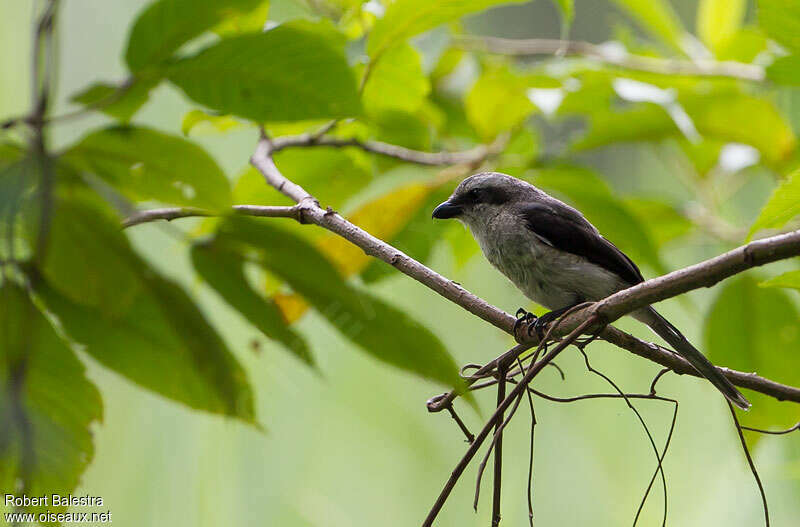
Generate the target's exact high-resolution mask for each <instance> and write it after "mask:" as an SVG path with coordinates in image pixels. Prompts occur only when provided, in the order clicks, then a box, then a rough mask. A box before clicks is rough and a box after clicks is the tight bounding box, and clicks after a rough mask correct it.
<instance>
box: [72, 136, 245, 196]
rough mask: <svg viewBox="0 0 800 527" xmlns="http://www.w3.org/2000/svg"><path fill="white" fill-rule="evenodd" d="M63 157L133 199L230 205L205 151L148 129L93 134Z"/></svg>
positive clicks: (220, 177)
mask: <svg viewBox="0 0 800 527" xmlns="http://www.w3.org/2000/svg"><path fill="white" fill-rule="evenodd" d="M63 159H64V160H65V161H66V162H67V163H69V164H71V165H73V166H74V167H76V168H77V169H79V170H83V171H86V172H90V173H93V174H96V175H97V176H99V177H100V178H102V179H103V180H104V181H105V182H106V183H108V184H110V185H111V186H113V187H114V188H116V189H117V190H118V191H120V192H121V193H122V194H124V195H125V196H127V197H128V198H130V199H133V200H136V201H148V200H156V201H161V202H164V203H174V204H176V205H187V206H192V207H201V208H207V209H212V210H221V209H224V208H227V207H229V206H230V204H231V193H230V185H229V183H228V180H227V179H226V177H225V174H224V173H223V172H222V170H221V169H220V168H219V166H218V165H217V163H216V162H215V161H214V159H212V158H211V156H209V155H208V154H207V153H206V152H205V150H203V149H202V148H200V147H199V146H197V145H196V144H194V143H192V142H190V141H187V140H186V139H183V138H181V137H176V136H172V135H167V134H164V133H162V132H157V131H155V130H151V129H149V128H142V127H135V126H133V127H111V128H104V129H101V130H98V131H95V132H92V133H90V134H89V135H87V136H86V137H84V138H83V139H82V140H81V141H80V142H79V143H78V144H76V145H74V146H72V147H71V148H70V149H69V150H67V151H66V152H65V153H64V156H63Z"/></svg>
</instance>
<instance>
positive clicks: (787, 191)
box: [750, 170, 800, 236]
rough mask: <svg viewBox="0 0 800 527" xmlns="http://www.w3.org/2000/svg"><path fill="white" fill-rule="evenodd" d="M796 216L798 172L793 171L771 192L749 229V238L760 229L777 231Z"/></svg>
mask: <svg viewBox="0 0 800 527" xmlns="http://www.w3.org/2000/svg"><path fill="white" fill-rule="evenodd" d="M798 214H800V170H795V171H794V172H792V173H791V174H790V175H789V176H788V177H787V178H786V179H785V180H783V182H781V184H780V185H778V188H776V189H775V190H774V191H773V192H772V196H770V198H769V200H768V201H767V204H766V205H764V208H762V209H761V212H760V213H759V215H758V218H756V221H755V223H753V226H752V227H750V236H752V235H753V234H754V233H755V232H756V231H759V230H761V229H779V228H780V227H783V226H784V225H785V224H786V223H787V222H788V221H789V220H791V219H792V218H794V217H795V216H797V215H798Z"/></svg>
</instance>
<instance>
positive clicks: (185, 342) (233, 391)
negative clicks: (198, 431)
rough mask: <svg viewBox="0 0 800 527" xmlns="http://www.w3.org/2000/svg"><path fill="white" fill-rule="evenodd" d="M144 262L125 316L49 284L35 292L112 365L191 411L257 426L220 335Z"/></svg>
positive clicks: (74, 335) (74, 336)
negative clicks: (69, 295)
mask: <svg viewBox="0 0 800 527" xmlns="http://www.w3.org/2000/svg"><path fill="white" fill-rule="evenodd" d="M141 265H142V275H143V276H142V284H141V287H142V290H141V291H140V293H139V294H138V295H137V296H136V297H135V298H134V300H133V302H132V303H131V305H130V306H129V307H128V309H126V310H125V312H124V313H121V314H111V313H109V312H107V311H105V310H103V309H99V308H93V307H87V306H83V305H80V304H77V303H75V302H72V301H70V300H69V299H68V298H66V297H65V296H63V295H61V294H59V293H58V291H56V290H55V289H54V288H53V287H52V286H51V285H50V284H47V283H43V284H41V285H40V286H39V287H38V289H37V293H38V294H39V296H40V297H41V298H42V299H43V301H44V303H45V304H46V305H47V308H48V309H49V310H50V311H51V312H53V313H54V314H55V315H56V316H57V317H58V320H59V322H60V324H61V327H62V328H63V329H64V332H65V333H66V334H67V335H68V336H69V338H70V339H71V340H73V341H75V342H76V343H78V344H80V345H82V346H83V347H84V349H85V350H86V352H87V353H89V354H90V355H91V356H92V357H94V358H95V359H97V360H98V361H99V362H100V363H101V364H103V365H104V366H106V367H107V368H110V369H112V370H114V371H116V372H117V373H119V374H120V375H123V376H125V377H127V378H128V379H130V380H131V381H133V382H135V383H136V384H138V385H140V386H142V387H144V388H147V389H149V390H152V391H154V392H156V393H158V394H161V395H163V396H164V397H167V398H169V399H172V400H174V401H177V402H179V403H183V404H185V405H187V406H189V407H191V408H196V409H198V410H204V411H206V412H211V413H217V414H222V415H227V416H231V417H237V418H239V419H242V420H243V421H245V422H248V423H254V421H255V411H254V409H253V394H252V392H251V389H250V386H249V384H248V383H247V377H246V374H245V372H244V370H242V367H241V366H240V365H239V363H238V362H237V361H236V359H235V358H234V357H233V355H231V353H230V351H228V349H227V347H226V346H225V343H224V342H223V341H222V339H221V338H220V336H219V335H218V334H217V332H216V331H215V330H214V329H213V328H212V327H211V326H210V325H209V323H208V321H207V320H206V319H205V317H204V316H203V315H202V313H201V312H200V311H199V310H198V308H197V307H196V306H195V305H194V302H193V301H192V299H191V298H189V296H188V295H187V294H186V293H185V292H184V291H183V289H181V288H180V287H179V286H178V285H176V284H175V283H173V282H170V281H169V280H166V279H164V278H162V277H160V276H158V275H157V274H155V272H153V271H152V270H150V269H147V267H146V264H145V263H144V262H142V264H141Z"/></svg>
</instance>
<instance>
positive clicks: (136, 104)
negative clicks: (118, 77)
mask: <svg viewBox="0 0 800 527" xmlns="http://www.w3.org/2000/svg"><path fill="white" fill-rule="evenodd" d="M159 81H160V79H159V78H158V77H148V78H145V79H134V80H133V81H132V83H131V84H130V85H128V86H117V85H115V84H109V83H107V82H96V83H94V84H92V85H91V86H89V87H88V88H86V89H85V90H83V91H82V92H79V93H76V94H75V95H73V96H72V97H71V98H70V101H72V102H77V103H80V104H82V105H84V106H86V107H91V108H94V109H97V111H99V112H103V113H104V114H106V115H108V116H110V117H113V118H114V119H117V120H118V121H121V122H123V123H127V122H128V121H130V120H131V118H132V117H133V116H134V115H135V114H136V112H138V111H139V109H140V108H141V107H142V106H143V105H144V103H146V102H147V99H148V97H149V96H150V90H152V89H153V88H154V87H155V86H156V85H157V84H158V82H159Z"/></svg>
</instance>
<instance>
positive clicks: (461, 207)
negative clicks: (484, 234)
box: [433, 172, 543, 225]
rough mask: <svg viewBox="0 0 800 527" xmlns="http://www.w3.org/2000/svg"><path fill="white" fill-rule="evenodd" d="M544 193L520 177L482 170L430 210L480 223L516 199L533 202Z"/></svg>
mask: <svg viewBox="0 0 800 527" xmlns="http://www.w3.org/2000/svg"><path fill="white" fill-rule="evenodd" d="M541 194H543V193H542V192H541V191H540V190H539V189H537V188H536V187H534V186H533V185H531V184H530V183H526V182H525V181H522V180H520V179H517V178H515V177H512V176H509V175H507V174H501V173H499V172H483V173H480V174H475V175H474V176H470V177H468V178H466V179H465V180H464V181H462V182H461V183H460V184H459V185H458V187H456V189H455V191H453V194H452V195H451V196H450V197H449V198H448V199H447V201H445V202H444V203H442V204H441V205H439V206H438V207H436V208H435V209H434V210H433V217H434V218H436V219H447V218H458V219H460V220H462V221H463V222H464V223H466V224H468V225H470V224H472V223H473V222H483V221H486V220H487V219H488V218H490V217H493V216H495V215H496V214H498V213H499V212H500V211H501V210H502V209H503V208H504V207H507V206H508V205H509V204H513V203H514V202H518V201H533V200H536V198H537V197H539V195H541Z"/></svg>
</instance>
